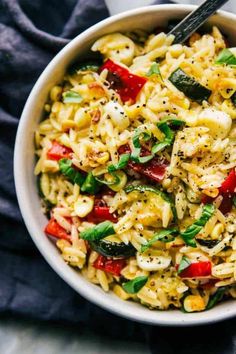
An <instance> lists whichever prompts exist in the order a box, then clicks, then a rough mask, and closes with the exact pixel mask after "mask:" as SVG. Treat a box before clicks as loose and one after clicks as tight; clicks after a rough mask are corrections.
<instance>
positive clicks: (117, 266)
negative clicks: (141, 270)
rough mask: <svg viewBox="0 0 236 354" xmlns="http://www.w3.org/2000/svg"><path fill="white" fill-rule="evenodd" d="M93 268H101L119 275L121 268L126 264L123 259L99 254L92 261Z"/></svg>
mask: <svg viewBox="0 0 236 354" xmlns="http://www.w3.org/2000/svg"><path fill="white" fill-rule="evenodd" d="M93 266H94V268H96V269H100V270H103V271H105V272H107V273H111V274H113V275H116V276H120V272H121V270H122V269H123V268H124V267H125V266H126V261H125V259H111V258H107V257H104V256H102V255H99V256H98V258H97V259H96V261H95V262H94V263H93Z"/></svg>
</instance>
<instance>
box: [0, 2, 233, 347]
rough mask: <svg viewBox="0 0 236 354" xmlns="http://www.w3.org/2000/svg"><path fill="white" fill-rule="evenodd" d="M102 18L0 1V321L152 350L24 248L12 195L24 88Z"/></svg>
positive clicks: (147, 330)
mask: <svg viewBox="0 0 236 354" xmlns="http://www.w3.org/2000/svg"><path fill="white" fill-rule="evenodd" d="M161 2H162V1H156V3H161ZM163 2H168V1H163ZM107 16H108V11H107V8H106V6H105V4H104V2H103V0H78V1H76V0H60V2H58V0H34V1H31V0H21V1H20V0H18V1H17V0H0V33H1V35H0V63H1V65H0V126H1V130H0V269H1V271H0V313H13V314H21V315H24V316H27V317H31V318H34V319H42V320H51V321H63V322H64V323H65V322H67V323H74V324H76V323H78V324H82V325H83V328H90V329H91V328H92V329H94V330H96V332H100V333H105V334H107V335H109V336H115V337H122V338H133V339H135V340H137V341H140V340H144V339H145V338H147V337H149V338H150V339H151V341H152V342H154V343H155V347H156V345H157V343H156V340H157V339H156V338H159V336H157V337H156V336H155V335H153V333H155V330H151V327H149V326H144V325H141V324H137V323H134V322H132V321H128V320H125V319H122V318H118V317H117V316H114V315H112V314H110V313H109V312H107V311H104V310H102V309H100V308H98V307H97V306H95V305H93V304H91V303H88V302H87V301H86V300H85V299H83V298H82V297H80V296H79V295H78V294H77V293H76V292H75V291H74V290H73V289H71V288H70V287H69V286H68V285H67V284H66V283H65V282H64V281H63V280H62V279H61V278H60V277H59V276H57V274H56V273H55V272H54V271H53V270H52V269H51V268H50V266H49V265H48V264H47V263H46V262H45V261H44V259H43V258H42V256H41V255H40V254H39V252H38V251H37V249H36V247H35V245H34V244H33V242H32V241H31V238H30V236H29V235H28V233H27V230H26V228H25V226H24V224H23V221H22V218H21V214H20V211H19V208H18V205H17V201H16V195H15V188H14V181H13V149H14V140H15V134H16V129H17V124H18V121H19V118H20V115H21V112H22V109H23V106H24V103H25V101H26V99H27V96H28V95H29V92H30V90H31V88H32V86H33V85H34V83H35V81H36V80H37V78H38V76H39V75H40V73H41V72H42V70H43V69H44V68H45V66H46V65H47V64H48V62H49V61H50V60H51V59H52V58H53V56H54V55H55V54H56V52H58V51H59V50H60V49H61V48H62V47H63V46H64V45H65V44H66V43H68V42H69V40H70V39H71V38H73V37H75V36H76V35H77V34H79V33H80V32H81V31H83V30H85V29H86V28H88V27H89V26H91V25H93V24H94V23H96V22H98V21H100V20H102V19H103V18H105V17H107ZM230 323H232V322H230ZM231 327H232V326H231ZM213 328H214V327H213ZM168 333H169V332H168V331H165V330H162V332H161V337H162V340H161V341H160V345H161V348H162V347H163V348H164V349H163V350H164V351H165V349H166V348H167V350H170V349H168V348H169V346H167V347H166V345H163V343H167V342H168V339H167V342H166V341H165V339H163V338H165V334H166V335H168ZM171 333H172V335H174V333H176V332H175V331H173V330H172V332H171ZM178 333H179V335H180V336H181V333H183V332H180V331H179V332H178ZM228 333H231V332H230V331H229V332H228ZM224 334H226V333H225V331H224ZM188 337H189V336H188ZM189 338H190V337H189ZM220 338H222V337H220ZM232 339H233V338H232V337H230V339H229V340H230V341H231V342H232ZM163 340H164V342H163ZM231 342H230V343H231ZM186 348H187V347H186ZM187 349H188V348H187ZM161 350H162V349H161ZM164 351H163V352H164ZM153 352H155V350H154V349H153ZM161 352H162V351H160V353H161ZM213 352H214V353H218V352H216V351H212V353H213ZM158 353H159V352H158ZM168 353H172V351H168ZM186 353H187V351H186ZM196 353H197V352H196ZM221 353H223V352H222V351H221Z"/></svg>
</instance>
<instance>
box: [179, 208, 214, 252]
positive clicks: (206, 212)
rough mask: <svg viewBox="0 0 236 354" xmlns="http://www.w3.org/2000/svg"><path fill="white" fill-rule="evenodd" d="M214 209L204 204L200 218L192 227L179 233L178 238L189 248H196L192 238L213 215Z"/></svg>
mask: <svg viewBox="0 0 236 354" xmlns="http://www.w3.org/2000/svg"><path fill="white" fill-rule="evenodd" d="M214 211H215V207H214V205H213V204H206V205H204V207H203V209H202V215H201V217H200V218H199V219H198V220H197V221H195V222H194V223H193V224H192V225H190V226H189V227H188V228H187V229H186V230H185V231H184V232H181V233H180V236H181V237H182V239H183V240H184V242H185V243H186V244H187V245H189V246H191V247H196V246H197V245H196V241H195V240H194V237H195V236H196V235H197V234H198V233H199V232H200V231H201V230H202V228H203V227H204V226H205V225H206V223H207V221H208V220H209V219H210V218H211V217H212V215H213V214H214Z"/></svg>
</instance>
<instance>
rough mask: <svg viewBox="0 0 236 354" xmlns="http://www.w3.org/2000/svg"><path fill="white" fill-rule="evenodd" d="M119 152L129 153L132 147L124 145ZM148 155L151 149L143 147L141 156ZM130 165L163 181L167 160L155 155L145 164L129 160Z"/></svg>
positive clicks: (154, 179) (142, 173) (157, 180)
mask: <svg viewBox="0 0 236 354" xmlns="http://www.w3.org/2000/svg"><path fill="white" fill-rule="evenodd" d="M118 152H119V154H124V153H129V152H131V148H130V147H129V145H123V146H121V147H120V148H119V150H118ZM146 155H150V151H148V150H146V149H142V150H141V156H146ZM128 167H129V168H131V169H132V170H134V171H135V172H138V173H140V174H141V175H143V176H146V177H148V178H150V179H152V180H153V181H156V182H161V181H162V180H163V179H164V177H165V172H166V167H167V162H166V161H163V160H162V159H160V158H158V157H154V158H153V159H152V160H151V161H148V162H146V163H143V164H141V163H135V162H133V161H129V162H128Z"/></svg>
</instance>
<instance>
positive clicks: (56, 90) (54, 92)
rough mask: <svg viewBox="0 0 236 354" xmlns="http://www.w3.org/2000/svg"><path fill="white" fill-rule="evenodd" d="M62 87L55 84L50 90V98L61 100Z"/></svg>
mask: <svg viewBox="0 0 236 354" xmlns="http://www.w3.org/2000/svg"><path fill="white" fill-rule="evenodd" d="M61 94H62V87H61V86H54V87H53V88H52V89H51V91H50V98H51V100H52V101H53V102H55V101H59V100H60V99H61Z"/></svg>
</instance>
